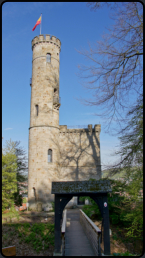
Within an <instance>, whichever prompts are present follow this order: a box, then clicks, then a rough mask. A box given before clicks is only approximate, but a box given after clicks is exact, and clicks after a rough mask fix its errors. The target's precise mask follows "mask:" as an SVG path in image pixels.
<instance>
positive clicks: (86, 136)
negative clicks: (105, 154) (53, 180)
mask: <svg viewBox="0 0 145 258" xmlns="http://www.w3.org/2000/svg"><path fill="white" fill-rule="evenodd" d="M59 152H60V162H59V164H60V180H61V181H73V180H89V178H95V179H100V178H101V165H100V125H95V127H94V128H93V129H92V125H88V129H67V126H60V134H59Z"/></svg>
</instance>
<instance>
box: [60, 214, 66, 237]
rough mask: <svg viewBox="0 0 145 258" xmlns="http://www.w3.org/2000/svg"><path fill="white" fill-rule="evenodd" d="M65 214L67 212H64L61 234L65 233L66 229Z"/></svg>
mask: <svg viewBox="0 0 145 258" xmlns="http://www.w3.org/2000/svg"><path fill="white" fill-rule="evenodd" d="M66 212H67V210H64V214H63V221H62V226H61V233H65V229H66Z"/></svg>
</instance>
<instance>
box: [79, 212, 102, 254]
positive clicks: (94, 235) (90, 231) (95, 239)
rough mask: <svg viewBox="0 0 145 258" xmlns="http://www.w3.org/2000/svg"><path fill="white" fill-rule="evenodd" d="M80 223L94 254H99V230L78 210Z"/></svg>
mask: <svg viewBox="0 0 145 258" xmlns="http://www.w3.org/2000/svg"><path fill="white" fill-rule="evenodd" d="M80 223H81V225H82V227H83V229H84V231H85V233H86V235H87V237H88V239H89V241H90V244H91V246H92V248H93V250H94V253H95V255H96V256H100V255H101V247H100V239H101V230H100V229H99V228H98V227H97V226H96V225H95V224H94V222H93V221H92V220H91V219H90V218H89V217H88V216H87V215H86V214H85V213H84V212H83V211H82V210H80Z"/></svg>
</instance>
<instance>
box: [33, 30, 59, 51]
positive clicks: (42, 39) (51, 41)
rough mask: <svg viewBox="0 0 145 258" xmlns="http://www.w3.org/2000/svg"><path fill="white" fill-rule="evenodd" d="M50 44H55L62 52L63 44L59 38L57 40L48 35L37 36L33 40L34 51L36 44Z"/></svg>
mask: <svg viewBox="0 0 145 258" xmlns="http://www.w3.org/2000/svg"><path fill="white" fill-rule="evenodd" d="M43 42H44V43H49V44H53V45H56V46H57V47H58V48H59V51H60V50H61V42H60V40H59V39H58V38H56V37H55V36H51V37H50V35H48V34H46V35H45V36H44V35H39V36H36V37H35V38H34V39H33V40H32V50H33V48H34V46H35V45H36V44H40V43H43Z"/></svg>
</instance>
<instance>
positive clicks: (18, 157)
mask: <svg viewBox="0 0 145 258" xmlns="http://www.w3.org/2000/svg"><path fill="white" fill-rule="evenodd" d="M19 144H20V142H17V141H16V142H13V141H12V140H11V139H10V140H9V141H6V146H5V148H3V156H4V157H5V160H6V158H7V160H6V162H7V172H8V173H9V172H10V171H11V168H10V167H9V164H11V161H12V158H15V183H16V188H15V191H13V197H11V199H12V203H11V204H10V206H12V204H13V203H15V205H17V206H21V205H22V195H20V194H19V191H20V183H21V182H24V181H26V180H27V177H26V176H25V175H24V172H27V161H26V157H25V151H24V150H23V148H22V147H20V146H19ZM5 166H6V164H5ZM10 175H11V176H12V174H10ZM10 175H9V177H10ZM9 181H10V180H9ZM12 182H13V180H12ZM8 202H9V201H8ZM3 207H4V206H3ZM5 207H6V205H5ZM5 207H4V208H3V209H5Z"/></svg>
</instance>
